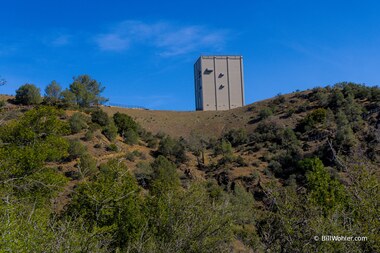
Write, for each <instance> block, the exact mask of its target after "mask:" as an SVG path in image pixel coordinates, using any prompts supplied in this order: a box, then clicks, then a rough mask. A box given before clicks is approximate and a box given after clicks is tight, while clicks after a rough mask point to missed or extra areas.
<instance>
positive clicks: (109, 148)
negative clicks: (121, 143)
mask: <svg viewBox="0 0 380 253" xmlns="http://www.w3.org/2000/svg"><path fill="white" fill-rule="evenodd" d="M118 150H119V148H118V146H117V145H116V144H115V143H111V144H110V145H108V147H107V151H113V152H117V151H118Z"/></svg>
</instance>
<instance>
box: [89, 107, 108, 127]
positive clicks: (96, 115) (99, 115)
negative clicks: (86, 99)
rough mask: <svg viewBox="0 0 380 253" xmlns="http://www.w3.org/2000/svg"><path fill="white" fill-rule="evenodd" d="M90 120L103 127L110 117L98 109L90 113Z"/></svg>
mask: <svg viewBox="0 0 380 253" xmlns="http://www.w3.org/2000/svg"><path fill="white" fill-rule="evenodd" d="M91 121H92V122H94V123H96V124H98V125H100V126H102V127H105V126H107V125H108V124H109V122H110V119H109V117H108V115H107V113H105V112H104V111H102V110H100V109H99V110H96V111H94V112H92V113H91Z"/></svg>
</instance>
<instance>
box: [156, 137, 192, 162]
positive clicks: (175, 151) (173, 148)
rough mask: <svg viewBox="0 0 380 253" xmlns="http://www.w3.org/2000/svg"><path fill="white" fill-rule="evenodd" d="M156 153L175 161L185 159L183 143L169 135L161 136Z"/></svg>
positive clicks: (183, 160)
mask: <svg viewBox="0 0 380 253" xmlns="http://www.w3.org/2000/svg"><path fill="white" fill-rule="evenodd" d="M157 151H158V153H159V154H161V155H163V156H165V157H167V158H169V159H170V160H172V161H175V162H176V163H183V162H185V161H187V156H186V152H185V151H186V148H185V145H184V144H183V143H182V142H180V141H179V140H176V139H173V138H171V137H170V136H166V137H163V139H162V140H161V141H160V144H159V146H158V150H157Z"/></svg>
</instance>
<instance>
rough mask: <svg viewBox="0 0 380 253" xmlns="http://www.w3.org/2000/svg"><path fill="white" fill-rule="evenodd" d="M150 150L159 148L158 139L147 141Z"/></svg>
mask: <svg viewBox="0 0 380 253" xmlns="http://www.w3.org/2000/svg"><path fill="white" fill-rule="evenodd" d="M147 144H148V148H152V149H155V148H157V146H158V140H157V138H151V139H148V140H147Z"/></svg>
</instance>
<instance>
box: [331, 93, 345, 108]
mask: <svg viewBox="0 0 380 253" xmlns="http://www.w3.org/2000/svg"><path fill="white" fill-rule="evenodd" d="M343 103H344V95H343V93H342V91H341V89H339V88H334V89H333V90H332V92H331V95H330V98H329V105H328V106H329V108H331V109H333V110H336V109H338V108H340V107H341V106H342V105H343Z"/></svg>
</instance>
